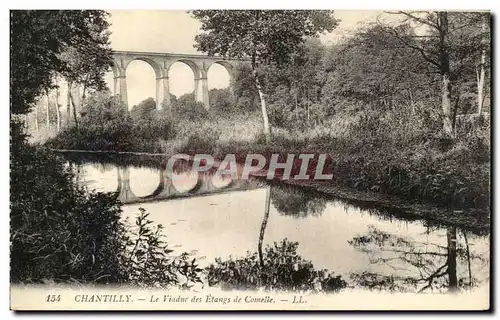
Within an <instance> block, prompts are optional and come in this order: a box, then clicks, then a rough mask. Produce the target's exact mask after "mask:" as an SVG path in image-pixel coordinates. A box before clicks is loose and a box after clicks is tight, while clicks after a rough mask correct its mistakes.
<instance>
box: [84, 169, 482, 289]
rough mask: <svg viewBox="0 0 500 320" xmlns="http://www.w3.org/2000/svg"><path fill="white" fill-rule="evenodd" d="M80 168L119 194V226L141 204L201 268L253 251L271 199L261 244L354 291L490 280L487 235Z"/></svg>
mask: <svg viewBox="0 0 500 320" xmlns="http://www.w3.org/2000/svg"><path fill="white" fill-rule="evenodd" d="M94 161H95V159H94ZM78 171H79V178H80V180H81V181H82V183H84V184H86V185H87V187H88V188H89V189H90V190H92V189H93V190H96V191H117V190H118V191H119V192H120V197H121V199H122V201H123V202H124V203H126V204H125V205H124V207H123V219H127V218H128V219H129V220H133V219H134V218H135V216H136V214H137V213H138V212H139V210H138V209H139V207H142V208H144V209H146V211H147V212H149V213H150V217H149V218H150V219H151V220H153V221H154V222H155V223H158V224H162V225H163V226H164V227H165V229H164V233H165V234H166V235H167V239H168V243H169V245H170V247H171V248H172V249H174V250H175V252H178V253H181V252H183V251H186V252H191V253H193V254H194V255H196V257H198V261H199V262H200V264H201V265H202V266H207V265H208V264H210V263H212V262H214V259H215V258H217V257H221V258H223V259H228V258H230V257H233V258H234V257H241V256H245V255H246V253H247V251H250V252H256V251H257V246H258V241H259V234H260V230H261V227H262V223H263V218H264V214H265V209H266V195H267V194H268V193H269V194H270V196H271V202H270V208H269V218H268V222H267V225H266V228H265V232H264V237H263V243H264V246H266V245H272V244H273V243H274V242H275V241H276V242H279V241H281V240H283V239H285V238H286V239H288V240H290V241H295V242H298V243H299V246H298V253H299V254H300V255H301V256H302V257H303V258H305V259H306V260H310V261H312V263H313V264H314V267H315V268H316V269H328V270H329V271H333V272H334V273H335V274H340V275H342V277H343V278H344V279H345V280H346V281H348V283H349V285H350V286H353V287H360V286H363V287H377V288H381V289H383V290H396V291H420V290H424V291H432V290H438V291H439V290H444V289H446V288H447V287H449V285H450V281H451V282H454V281H455V280H453V279H454V278H455V277H456V282H457V284H458V287H459V288H468V287H469V284H470V283H472V285H473V286H482V285H487V284H488V283H489V255H490V252H489V250H490V249H489V248H490V240H489V235H488V234H486V235H485V233H487V231H485V232H482V233H479V234H478V232H477V230H475V231H474V232H472V231H469V230H462V229H459V228H457V227H454V226H445V225H442V226H436V225H431V224H430V223H428V222H427V221H420V220H413V221H406V220H403V219H401V218H397V217H395V216H394V215H393V214H390V213H388V212H384V211H382V210H376V209H373V208H372V209H366V208H363V206H362V205H361V204H360V205H356V204H355V203H354V204H353V203H350V204H346V203H344V202H342V201H338V200H335V199H332V198H326V197H325V196H321V195H319V194H315V193H308V192H304V191H300V190H298V189H295V188H292V187H285V186H278V185H274V186H272V187H271V186H268V185H266V184H264V183H262V182H258V181H249V182H245V183H241V182H240V183H234V182H232V181H231V179H229V178H228V177H213V176H212V175H205V176H203V177H201V176H200V177H198V175H196V174H188V173H187V172H178V173H167V172H162V170H159V169H157V168H154V167H152V166H149V167H139V166H133V165H115V164H112V163H111V164H110V163H107V164H99V163H95V162H94V163H83V164H82V163H80V164H79V165H78ZM160 181H164V183H163V184H161V183H160ZM165 181H167V182H165ZM172 186H173V187H172ZM455 243H456V246H455V245H454V244H455ZM455 256H456V258H455ZM469 265H470V266H469ZM455 269H456V270H455ZM429 284H431V286H429Z"/></svg>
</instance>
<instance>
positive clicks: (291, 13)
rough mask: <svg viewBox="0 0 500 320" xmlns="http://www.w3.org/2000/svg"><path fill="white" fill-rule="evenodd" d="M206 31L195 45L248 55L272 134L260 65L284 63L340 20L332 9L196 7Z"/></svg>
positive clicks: (195, 13) (235, 55)
mask: <svg viewBox="0 0 500 320" xmlns="http://www.w3.org/2000/svg"><path fill="white" fill-rule="evenodd" d="M192 14H193V16H194V17H195V18H196V19H198V20H200V22H201V24H202V26H201V30H202V31H203V33H201V34H199V35H197V36H196V37H195V41H196V42H197V44H196V45H195V47H196V48H197V49H199V50H201V51H203V52H207V53H208V54H210V55H217V54H218V55H222V56H228V57H233V58H248V59H250V62H251V67H252V75H253V78H254V83H255V87H256V88H257V91H258V93H259V97H260V102H261V109H262V118H263V122H264V133H265V135H266V139H267V140H269V139H270V136H271V129H270V126H269V120H268V114H267V107H266V92H265V91H264V86H263V83H262V80H261V79H260V75H259V74H258V70H259V67H260V66H262V65H263V66H266V65H270V64H278V65H281V64H284V63H286V62H287V61H288V60H289V58H290V55H291V54H292V53H293V52H295V50H296V49H297V47H298V46H299V45H300V44H302V43H303V42H304V41H305V38H306V37H313V36H317V35H318V34H319V33H321V32H324V31H332V30H333V29H334V28H335V27H336V26H337V23H338V22H337V20H335V19H334V18H333V15H332V12H331V11H328V10H316V11H314V10H194V11H192Z"/></svg>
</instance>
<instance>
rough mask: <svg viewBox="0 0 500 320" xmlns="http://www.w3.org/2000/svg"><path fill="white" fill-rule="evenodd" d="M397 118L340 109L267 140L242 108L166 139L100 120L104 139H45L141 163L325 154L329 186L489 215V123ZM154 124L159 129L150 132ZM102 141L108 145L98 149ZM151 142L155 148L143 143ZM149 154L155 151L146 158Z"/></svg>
mask: <svg viewBox="0 0 500 320" xmlns="http://www.w3.org/2000/svg"><path fill="white" fill-rule="evenodd" d="M399 117H400V115H398V114H397V113H394V114H392V113H389V114H377V113H376V112H373V113H372V114H370V115H369V116H368V117H367V118H359V119H358V118H356V117H353V116H351V115H344V116H342V115H338V116H335V117H333V118H332V119H330V120H329V121H328V122H325V123H322V124H320V125H316V126H312V127H311V128H308V129H307V130H299V129H290V128H289V129H284V128H274V130H273V134H272V139H271V140H270V141H267V140H266V139H265V137H264V136H263V135H262V134H260V133H259V130H258V128H257V127H258V125H257V124H258V121H259V119H258V118H256V116H255V114H253V115H252V116H250V115H248V119H245V118H244V117H241V116H228V117H226V118H223V117H211V118H207V119H204V120H200V121H189V120H186V119H183V120H181V121H179V122H178V123H176V125H175V126H174V127H173V129H172V135H171V136H169V137H167V138H168V139H167V140H155V138H154V137H147V139H149V140H151V141H149V142H148V141H143V140H144V139H146V138H144V137H146V136H144V137H143V138H141V139H142V140H141V139H139V140H137V139H136V138H137V137H136V138H134V139H132V140H131V141H128V142H127V143H124V144H121V143H117V141H115V140H112V138H111V137H116V135H111V136H108V135H105V134H104V132H106V127H103V128H101V129H99V132H100V133H99V135H98V137H99V139H104V140H106V141H103V142H102V143H95V140H93V138H92V137H93V136H94V134H93V133H92V132H86V133H85V134H83V133H80V134H78V135H76V136H75V135H72V134H71V132H72V131H71V132H67V134H63V133H62V134H60V135H59V136H58V137H57V138H56V139H54V140H50V141H49V142H48V143H47V144H46V146H48V147H50V148H53V149H86V150H90V151H92V152H95V153H96V154H99V153H101V152H102V151H110V152H109V153H108V154H107V155H106V156H105V157H108V156H109V157H111V158H113V159H109V161H110V162H112V163H114V162H116V161H117V159H118V161H120V162H121V163H123V164H126V163H129V162H132V163H133V164H136V165H139V166H142V165H143V164H142V163H148V165H149V164H152V165H162V163H163V162H165V161H166V157H164V159H162V157H161V155H162V154H164V155H173V154H176V153H185V154H189V155H194V154H199V153H204V154H209V155H211V156H213V157H214V158H215V159H219V160H222V159H224V158H225V156H226V155H227V154H234V155H235V156H236V160H237V161H238V162H241V163H242V162H244V161H245V158H246V156H247V155H248V154H260V155H263V156H264V157H265V158H266V159H267V160H269V159H270V158H271V155H272V154H279V155H280V159H284V158H286V156H287V155H288V154H296V155H297V154H300V153H308V154H326V155H327V156H328V159H329V161H328V165H329V167H328V168H327V170H329V172H331V173H332V174H333V175H334V179H333V180H332V181H331V183H330V186H332V187H335V188H351V189H353V190H357V191H361V192H369V193H373V194H380V195H381V196H385V195H387V196H396V197H398V198H400V199H404V200H405V201H408V202H417V203H429V204H432V205H434V206H437V207H440V208H444V209H443V210H448V209H447V208H453V209H451V210H452V211H453V210H456V211H462V210H464V209H467V210H477V211H479V212H482V213H483V214H484V215H485V216H489V209H490V125H489V122H488V121H487V119H485V122H484V123H483V122H482V123H476V124H474V125H471V126H460V127H457V132H456V135H455V137H454V138H450V137H447V136H445V135H443V134H442V132H441V128H440V127H438V126H437V125H436V123H434V122H429V121H428V120H426V121H427V122H424V120H423V119H421V118H419V117H418V116H408V117H410V118H409V119H408V121H407V122H402V121H399V120H398V119H400V118H399ZM412 117H413V118H412ZM417 124H419V125H417ZM95 125H97V124H95ZM246 128H250V129H248V130H246ZM146 129H147V128H146ZM80 130H86V129H83V128H81V129H80ZM96 130H97V129H96ZM148 130H149V129H148ZM146 131H147V130H146ZM156 131H161V130H153V131H151V132H156ZM245 132H246V133H245ZM130 134H131V132H129V133H127V134H126V135H124V136H123V137H125V138H126V137H128V136H130ZM123 137H122V138H123ZM122 138H120V139H121V140H124V139H125V138H123V139H122ZM147 139H146V140H147ZM100 145H105V146H107V147H106V148H105V149H99V148H98V147H99V146H100ZM151 145H155V146H156V147H154V148H151V149H148V148H149V147H148V146H151ZM75 146H78V147H75ZM113 146H114V147H113ZM125 146H126V148H125ZM160 146H161V147H160ZM130 152H132V154H131V153H130ZM150 153H154V154H156V155H157V156H155V157H149V156H148V154H150ZM126 154H128V155H131V157H130V158H131V159H126V158H125V157H122V156H121V155H126ZM99 157H101V156H99ZM154 158H156V159H154ZM106 161H108V160H106ZM459 220H461V218H459ZM473 221H474V220H473Z"/></svg>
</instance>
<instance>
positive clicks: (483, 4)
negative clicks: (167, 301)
mask: <svg viewBox="0 0 500 320" xmlns="http://www.w3.org/2000/svg"><path fill="white" fill-rule="evenodd" d="M498 3H499V2H498V1H495V2H493V1H485V0H475V1H471V0H468V1H464V0H455V1H436V0H419V1H415V2H405V3H403V2H396V1H388V0H379V1H373V2H368V1H366V0H365V1H361V0H350V1H335V2H333V1H332V2H330V1H318V0H308V1H301V2H295V3H294V2H290V1H283V0H282V1H273V2H271V1H269V0H267V1H266V0H252V2H249V1H248V2H243V1H234V0H231V1H229V0H220V1H218V2H217V3H215V2H207V1H202V0H196V1H194V0H183V1H179V2H177V1H175V2H168V1H165V0H157V1H148V2H145V1H137V0H120V1H117V0H116V1H109V0H87V1H43V2H37V1H26V0H19V1H15V2H14V1H11V2H10V3H8V1H2V9H3V10H1V11H0V17H1V20H2V23H1V24H0V28H1V32H0V36H1V37H2V42H1V43H3V44H4V46H5V47H4V48H5V49H4V50H3V51H2V52H1V55H2V64H1V74H2V75H3V77H2V87H3V88H4V89H3V90H2V91H0V94H1V101H3V102H4V105H3V106H2V111H1V112H2V117H1V121H3V125H1V126H0V130H2V133H1V137H2V139H0V147H1V150H2V152H1V154H2V157H1V160H0V161H1V166H2V168H3V170H1V171H0V174H1V177H0V182H1V183H2V187H1V188H0V190H1V192H2V193H1V204H2V208H3V210H1V213H2V214H3V221H2V222H3V223H2V224H1V225H2V228H3V230H2V231H3V232H1V234H2V235H3V236H2V240H1V241H0V242H1V243H0V248H1V255H2V258H3V259H2V261H3V263H2V268H1V270H2V272H1V279H2V281H1V289H2V291H1V296H0V303H1V306H0V308H1V309H0V310H1V311H2V319H5V318H8V319H10V318H13V317H14V316H15V314H14V313H12V312H8V310H9V223H8V219H9V212H10V211H9V182H8V181H9V171H8V168H9V140H8V137H9V122H8V121H9V120H8V119H9V91H8V87H9V64H8V63H9V50H8V48H9V47H8V43H9V11H8V10H9V9H83V8H92V9H94V8H102V9H115V10H116V9H123V10H125V9H128V10H131V9H136V10H137V9H150V10H151V9H177V10H181V9H194V8H197V9H216V8H218V9H220V8H224V9H278V8H279V9H284V8H288V9H337V10H347V9H350V10H376V9H384V10H391V9H429V8H431V9H452V8H453V9H455V10H457V9H461V10H474V9H475V10H478V9H490V10H492V12H493V14H498V12H499V10H498ZM5 4H7V6H6V8H5V9H4V8H3V6H4V5H5ZM497 25H498V21H495V24H494V27H495V32H494V35H495V37H494V38H495V39H494V44H496V43H497V40H498V32H497ZM494 49H496V45H495V46H494ZM494 58H495V66H497V65H498V61H497V59H496V58H497V53H496V50H495V57H494ZM494 71H496V68H495V70H494ZM497 89H498V85H497V81H495V83H494V88H493V90H495V92H497ZM495 98H496V97H495ZM496 101H497V100H496V99H495V100H494V102H496ZM495 107H496V104H495V106H494V108H495ZM499 112H500V111H498V110H496V111H494V120H493V121H494V122H495V123H498V120H499V119H498V117H500V116H499ZM498 143H499V142H498V139H495V143H494V147H498ZM497 162H498V158H497V159H496V160H495V163H494V165H495V166H496V165H497ZM497 171H498V170H497ZM497 177H498V173H497V174H495V177H494V178H497ZM496 190H497V191H498V187H497V188H496ZM497 195H498V193H497V192H495V194H494V196H493V198H497V197H496V196H497ZM492 214H493V215H495V214H496V212H493V213H492ZM499 219H500V218H499V217H496V218H495V230H498V220H499ZM495 244H496V243H495ZM495 247H496V250H495V258H498V247H497V246H495ZM495 260H497V259H495ZM498 278H499V276H495V280H496V281H495V287H496V288H498V286H497V284H498ZM498 295H499V293H498V292H496V294H495V297H496V299H495V301H494V303H493V305H496V306H497V307H498ZM36 315H37V314H30V315H28V317H33V316H36ZM48 316H49V317H50V316H53V314H49V315H48ZM58 316H61V317H66V316H68V314H59V315H58ZM71 316H75V317H84V316H86V315H85V314H71ZM88 316H91V317H92V318H96V319H104V318H105V317H107V316H108V315H106V314H88ZM120 316H123V315H120ZM154 316H155V315H151V314H141V318H142V317H145V318H150V317H151V318H152V317H154ZM173 316H174V317H175V316H177V315H173ZM184 316H186V317H195V316H194V315H189V316H187V315H184ZM198 316H202V317H203V318H205V317H206V318H213V317H219V316H220V315H219V314H199V315H198ZM229 316H230V317H235V316H236V315H234V314H231V315H229ZM273 316H276V315H273ZM282 316H283V315H282ZM284 316H288V314H286V315H284ZM302 316H305V317H307V315H302ZM333 316H334V317H340V318H347V317H349V318H351V317H352V316H353V315H342V314H334V315H333ZM364 316H365V315H357V316H355V317H364ZM379 316H382V317H387V316H390V315H389V314H380V315H379ZM398 316H401V315H398ZM405 316H408V315H405ZM421 316H425V317H427V318H442V317H454V316H456V314H446V315H445V314H422V315H421ZM25 317H26V315H25ZM258 317H259V318H261V317H263V318H267V317H271V316H270V315H263V314H259V315H258Z"/></svg>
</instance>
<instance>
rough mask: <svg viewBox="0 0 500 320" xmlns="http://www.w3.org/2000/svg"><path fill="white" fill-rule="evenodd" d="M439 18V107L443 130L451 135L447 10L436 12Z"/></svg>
mask: <svg viewBox="0 0 500 320" xmlns="http://www.w3.org/2000/svg"><path fill="white" fill-rule="evenodd" d="M438 19H439V26H440V29H439V40H440V41H439V64H440V69H441V70H440V71H441V77H442V78H441V93H442V96H441V108H442V111H443V130H444V132H445V133H446V134H447V135H448V136H450V137H453V125H452V121H451V80H450V54H449V34H448V12H441V11H440V12H438Z"/></svg>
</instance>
